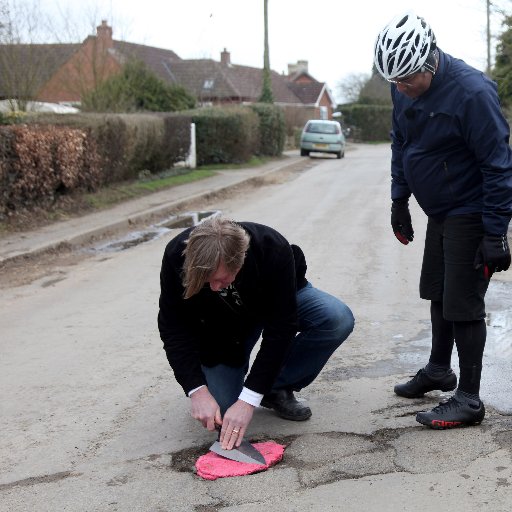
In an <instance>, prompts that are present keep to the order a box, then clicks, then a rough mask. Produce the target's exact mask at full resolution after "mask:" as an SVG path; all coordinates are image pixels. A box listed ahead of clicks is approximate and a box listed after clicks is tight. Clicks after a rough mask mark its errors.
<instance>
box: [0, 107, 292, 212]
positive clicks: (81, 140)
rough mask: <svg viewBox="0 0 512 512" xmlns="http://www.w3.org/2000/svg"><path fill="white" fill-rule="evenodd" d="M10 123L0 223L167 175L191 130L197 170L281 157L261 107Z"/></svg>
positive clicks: (280, 131) (0, 158)
mask: <svg viewBox="0 0 512 512" xmlns="http://www.w3.org/2000/svg"><path fill="white" fill-rule="evenodd" d="M4 121H7V120H6V119H5V120H4ZM9 121H11V122H12V120H9ZM15 121H16V122H19V121H21V124H13V125H4V126H0V217H1V216H2V215H5V214H7V215H9V214H12V212H15V211H17V210H22V209H31V208H33V207H47V206H48V205H50V204H52V203H54V202H55V201H56V200H57V199H58V198H59V197H60V196H62V195H65V194H70V193H73V192H75V191H80V190H95V189H97V188H98V187H101V186H103V185H108V184H111V183H116V182H120V181H125V180H133V179H137V178H138V177H139V175H140V172H141V171H145V172H147V171H149V172H151V173H158V172H160V171H163V170H167V169H169V168H171V167H172V166H173V165H174V164H175V163H176V162H178V161H181V160H184V159H185V158H186V156H187V154H188V150H189V147H190V123H191V122H194V123H195V124H196V150H197V163H198V165H204V164H210V163H244V162H247V161H249V160H250V158H251V157H252V156H253V155H269V156H275V155H280V154H281V152H282V150H283V146H284V141H285V135H286V134H285V124H284V120H283V114H282V112H281V110H280V109H279V108H277V107H274V106H273V105H260V104H257V105H253V106H251V107H242V106H237V107H215V108H213V107H212V108H206V109H200V110H193V111H190V110H188V111H185V112H183V113H144V114H141V113H134V114H94V113H81V114H66V115H62V114H26V115H23V117H22V119H21V118H20V119H16V120H15Z"/></svg>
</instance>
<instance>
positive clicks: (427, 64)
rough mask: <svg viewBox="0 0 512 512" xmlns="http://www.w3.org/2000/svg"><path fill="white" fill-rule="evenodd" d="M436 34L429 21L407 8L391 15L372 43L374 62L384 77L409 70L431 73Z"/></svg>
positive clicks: (433, 67)
mask: <svg viewBox="0 0 512 512" xmlns="http://www.w3.org/2000/svg"><path fill="white" fill-rule="evenodd" d="M435 49H436V37H435V35H434V32H432V29H431V28H430V26H429V24H428V23H427V22H426V21H425V20H424V19H423V18H420V17H419V16H417V15H416V14H414V13H413V12H407V13H406V14H402V15H401V16H397V17H395V18H393V19H392V20H391V21H390V22H389V23H388V24H387V25H386V26H385V27H384V29H383V30H382V31H381V32H380V34H379V35H378V37H377V41H376V43H375V66H376V68H377V70H378V71H379V73H380V74H381V75H382V76H383V77H384V78H385V79H386V80H393V79H396V78H399V77H404V76H409V75H412V74H413V73H417V72H423V71H431V72H432V73H435V70H436V68H435V59H434V58H433V52H434V51H435Z"/></svg>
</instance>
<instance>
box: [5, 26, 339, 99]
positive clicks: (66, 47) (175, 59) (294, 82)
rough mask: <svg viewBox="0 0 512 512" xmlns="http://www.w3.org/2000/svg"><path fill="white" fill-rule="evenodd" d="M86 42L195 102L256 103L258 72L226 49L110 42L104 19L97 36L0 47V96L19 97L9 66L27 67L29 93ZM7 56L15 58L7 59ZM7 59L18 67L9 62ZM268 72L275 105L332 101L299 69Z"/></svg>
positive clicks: (259, 83)
mask: <svg viewBox="0 0 512 512" xmlns="http://www.w3.org/2000/svg"><path fill="white" fill-rule="evenodd" d="M89 40H97V41H98V42H99V43H100V45H101V47H103V48H105V49H106V50H107V51H108V52H109V54H110V56H112V57H113V58H115V59H116V60H117V61H118V62H119V63H121V64H123V63H124V62H126V61H127V60H128V59H130V58H137V59H139V60H141V61H142V62H144V63H145V64H146V66H147V67H148V68H149V69H150V70H151V71H153V72H154V73H155V74H156V75H157V76H158V77H160V78H161V79H163V80H165V81H166V82H168V83H172V84H179V85H181V86H183V87H184V88H185V89H187V90H188V91H189V92H191V93H193V94H195V95H196V96H197V98H199V100H200V101H219V100H220V101H224V102H226V101H233V102H237V103H240V102H242V103H243V102H255V101H258V99H259V98H260V96H261V92H262V84H263V70H262V69H261V68H254V67H250V66H241V65H235V64H231V61H230V53H229V52H228V51H226V50H225V49H224V51H223V52H222V53H221V61H220V62H217V61H214V60H213V59H190V60H189V59H187V60H185V59H181V58H180V57H179V56H178V55H177V54H176V53H174V52H173V51H172V50H165V49H163V48H156V47H152V46H145V45H141V44H135V43H128V42H125V41H117V40H114V39H112V28H111V27H109V26H108V24H107V22H106V21H105V20H103V21H102V23H101V25H100V26H98V27H97V35H95V36H88V37H87V38H86V39H85V41H84V42H83V43H81V44H43V45H32V44H30V45H0V69H2V68H3V69H4V70H5V69H7V70H10V72H9V74H8V75H9V78H10V82H11V83H10V84H9V83H7V80H6V78H5V76H4V73H2V72H0V96H2V95H3V96H4V97H5V94H9V95H11V96H12V95H14V96H16V95H20V93H21V90H20V89H21V88H20V86H19V83H21V80H18V90H17V91H16V90H13V88H12V87H13V83H15V82H16V81H15V80H13V76H14V74H15V73H13V72H12V70H13V69H14V68H21V69H25V70H32V71H31V72H32V73H33V74H34V81H35V82H37V84H36V85H35V87H34V88H33V89H32V94H34V92H35V91H38V90H39V89H40V88H41V87H42V86H43V85H44V84H45V83H46V82H48V81H49V80H50V78H51V77H52V76H53V75H54V74H55V72H56V71H57V70H58V69H59V68H60V67H61V66H62V65H63V64H64V63H65V62H66V61H67V60H68V59H69V58H71V56H72V55H73V53H74V52H77V51H79V50H80V48H81V47H82V46H83V45H84V44H86V43H87V42H88V41H89ZM8 55H10V56H11V57H12V58H13V59H14V60H13V61H7V56H8ZM9 62H15V63H17V64H18V65H16V66H12V65H11V66H9ZM19 64H22V66H20V65H19ZM26 72H27V73H28V71H26ZM5 75H7V73H6V74H5ZM270 76H271V83H272V93H273V97H274V102H275V103H277V104H281V105H304V104H305V105H317V104H318V102H319V101H320V98H321V97H322V94H324V91H326V92H327V94H328V95H329V97H330V98H331V102H332V103H334V102H333V101H332V97H331V95H330V93H329V90H328V89H327V87H326V84H324V83H322V82H318V81H316V80H315V79H314V78H313V77H312V76H311V75H309V73H307V71H304V70H303V69H302V70H300V72H298V73H294V74H293V75H291V76H285V75H280V74H278V73H276V72H275V71H271V73H270ZM25 81H27V80H25ZM9 85H10V88H9V87H8V86H9Z"/></svg>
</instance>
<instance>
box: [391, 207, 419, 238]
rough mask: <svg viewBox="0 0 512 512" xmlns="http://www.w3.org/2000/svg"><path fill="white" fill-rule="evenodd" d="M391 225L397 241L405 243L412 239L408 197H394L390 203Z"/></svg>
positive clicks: (412, 232)
mask: <svg viewBox="0 0 512 512" xmlns="http://www.w3.org/2000/svg"><path fill="white" fill-rule="evenodd" d="M391 227H392V228H393V233H395V236H396V238H397V239H398V241H399V242H401V243H403V244H404V245H407V244H408V243H409V242H412V241H413V239H414V230H413V229H412V221H411V214H410V212H409V199H407V198H405V199H395V200H394V201H393V204H392V205H391Z"/></svg>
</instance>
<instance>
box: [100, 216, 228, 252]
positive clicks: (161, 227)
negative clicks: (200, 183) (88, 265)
mask: <svg viewBox="0 0 512 512" xmlns="http://www.w3.org/2000/svg"><path fill="white" fill-rule="evenodd" d="M218 213H220V212H219V211H218V210H215V211H202V212H187V213H183V214H180V215H173V216H172V217H169V218H167V219H164V220H163V221H161V222H159V223H158V224H155V225H153V226H150V227H149V228H148V229H145V230H139V231H132V232H131V233H129V234H128V235H125V236H124V237H122V238H120V239H118V240H110V241H109V242H107V243H105V244H102V245H98V246H95V247H93V248H92V249H91V250H92V251H93V252H95V253H102V252H118V251H124V250H126V249H131V248H132V247H136V246H137V245H140V244H143V243H146V242H150V241H152V240H155V239H156V238H160V237H161V236H163V235H165V234H166V233H169V231H171V230H172V229H182V228H189V227H192V226H197V224H199V223H200V222H201V221H202V220H204V219H206V218H208V217H211V216H213V215H217V214H218Z"/></svg>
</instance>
